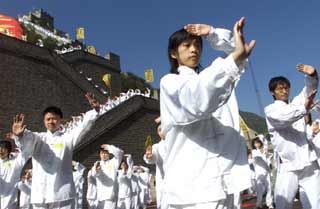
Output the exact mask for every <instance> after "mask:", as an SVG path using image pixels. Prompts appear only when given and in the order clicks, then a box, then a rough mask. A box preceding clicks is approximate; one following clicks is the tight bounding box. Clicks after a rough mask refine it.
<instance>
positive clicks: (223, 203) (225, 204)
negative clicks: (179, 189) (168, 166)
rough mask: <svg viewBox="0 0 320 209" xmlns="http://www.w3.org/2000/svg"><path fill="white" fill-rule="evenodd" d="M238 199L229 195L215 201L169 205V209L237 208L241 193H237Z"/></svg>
mask: <svg viewBox="0 0 320 209" xmlns="http://www.w3.org/2000/svg"><path fill="white" fill-rule="evenodd" d="M236 196H237V197H236V198H237V200H236V201H235V200H234V195H233V194H230V195H227V198H226V199H223V200H218V201H214V202H206V203H197V204H188V205H169V209H237V208H239V205H238V202H239V199H240V198H239V197H240V195H238V194H237V195H236Z"/></svg>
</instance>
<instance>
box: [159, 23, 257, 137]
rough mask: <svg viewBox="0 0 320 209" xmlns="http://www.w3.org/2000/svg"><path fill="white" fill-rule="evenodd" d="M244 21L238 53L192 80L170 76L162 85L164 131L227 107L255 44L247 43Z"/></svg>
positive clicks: (237, 30) (236, 35)
mask: <svg viewBox="0 0 320 209" xmlns="http://www.w3.org/2000/svg"><path fill="white" fill-rule="evenodd" d="M243 27H244V18H241V19H240V20H239V21H238V22H236V24H235V26H234V40H235V50H234V51H233V52H232V53H231V54H230V55H229V56H228V57H227V58H226V59H222V58H220V59H217V60H215V61H214V62H213V63H212V64H211V65H210V66H209V67H208V68H206V69H204V70H203V71H202V72H201V73H200V74H199V75H195V76H194V77H193V78H192V79H189V78H187V77H177V76H175V75H167V76H165V77H163V78H162V79H161V83H160V97H161V99H160V103H161V104H160V107H161V120H162V125H161V128H162V132H163V133H164V134H166V133H167V132H168V130H169V129H170V127H171V126H173V125H184V124H189V123H192V122H195V121H198V120H201V119H203V118H205V117H207V116H208V114H209V113H212V112H214V111H216V110H217V109H218V108H219V107H220V106H222V105H223V104H225V103H226V102H227V101H228V99H229V97H230V95H231V93H232V92H233V89H234V85H235V82H236V81H237V80H239V78H240V75H241V70H242V69H239V68H238V66H239V65H241V64H242V63H243V61H244V60H245V59H247V58H248V56H249V55H250V53H251V52H252V50H253V47H254V46H255V41H251V42H250V44H249V45H248V44H246V43H245V40H244V36H243Z"/></svg>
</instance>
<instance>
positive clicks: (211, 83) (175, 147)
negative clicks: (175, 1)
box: [160, 18, 255, 209]
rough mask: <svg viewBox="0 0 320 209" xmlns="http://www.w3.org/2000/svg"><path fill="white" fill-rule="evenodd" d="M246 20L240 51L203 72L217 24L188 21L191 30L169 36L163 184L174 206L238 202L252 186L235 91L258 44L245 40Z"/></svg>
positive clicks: (202, 208) (195, 208)
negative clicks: (205, 41) (207, 41)
mask: <svg viewBox="0 0 320 209" xmlns="http://www.w3.org/2000/svg"><path fill="white" fill-rule="evenodd" d="M243 26H244V18H241V19H240V20H239V21H238V22H237V23H236V24H235V26H234V41H235V42H234V43H235V49H234V51H232V52H231V54H230V55H229V56H227V58H218V59H216V60H215V61H213V62H212V64H211V65H210V66H209V67H207V68H205V69H204V70H202V72H200V73H199V74H197V72H198V70H199V61H200V57H201V51H202V40H201V37H199V36H201V35H203V36H210V33H212V32H213V31H212V30H210V29H211V28H210V27H207V26H205V28H204V29H205V31H204V30H199V32H196V31H197V30H198V29H197V27H200V28H201V27H203V26H202V25H201V24H196V25H193V24H192V25H187V26H186V27H185V30H186V31H187V32H186V31H185V30H183V29H182V30H179V31H177V32H175V33H174V34H173V35H172V36H171V37H170V39H169V46H168V56H169V61H170V63H171V74H169V75H166V76H164V77H163V78H162V79H161V83H160V98H161V99H160V109H161V128H162V132H163V134H164V135H165V137H166V140H165V143H166V147H167V156H166V158H165V159H164V161H165V168H164V170H165V178H164V187H163V190H164V195H165V196H166V197H165V198H166V201H167V203H168V205H169V208H174V209H180V208H181V209H182V208H188V209H189V208H190V209H207V208H208V209H209V208H210V209H211V208H228V209H231V208H235V207H237V206H238V204H237V205H235V202H234V198H233V194H236V195H238V194H239V193H240V192H241V191H243V190H245V189H247V188H249V187H250V186H251V183H250V182H251V181H250V168H249V165H248V161H247V154H246V145H245V141H244V139H243V137H241V135H240V125H239V124H240V123H239V111H238V105H237V100H236V97H235V92H234V87H235V84H236V82H237V81H238V80H239V79H240V75H241V73H242V70H243V69H242V68H241V67H240V66H243V63H244V62H245V60H246V59H247V57H248V56H249V55H250V53H251V51H252V49H253V47H254V45H255V42H254V41H252V42H251V43H250V44H249V45H246V44H245V42H244V37H243ZM194 31H195V32H194ZM188 32H189V34H188ZM190 33H192V34H194V35H191V34H190Z"/></svg>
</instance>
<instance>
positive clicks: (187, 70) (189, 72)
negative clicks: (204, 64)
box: [177, 65, 197, 75]
mask: <svg viewBox="0 0 320 209" xmlns="http://www.w3.org/2000/svg"><path fill="white" fill-rule="evenodd" d="M177 70H178V72H179V74H184V75H194V74H197V73H196V71H195V70H194V69H192V68H190V67H188V66H185V65H181V66H179V67H178V69H177Z"/></svg>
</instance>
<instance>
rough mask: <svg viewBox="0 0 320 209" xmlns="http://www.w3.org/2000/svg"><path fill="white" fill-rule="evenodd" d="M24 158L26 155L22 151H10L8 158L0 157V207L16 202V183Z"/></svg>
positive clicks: (3, 207) (2, 208) (1, 208)
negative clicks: (2, 158)
mask: <svg viewBox="0 0 320 209" xmlns="http://www.w3.org/2000/svg"><path fill="white" fill-rule="evenodd" d="M26 160H27V156H25V155H23V154H22V153H18V154H16V153H12V154H10V156H9V158H8V159H6V160H1V159H0V209H5V208H7V207H8V206H10V205H11V204H16V203H17V195H18V189H17V187H16V184H17V183H18V182H19V181H20V175H21V171H22V169H23V166H24V165H25V163H26Z"/></svg>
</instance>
